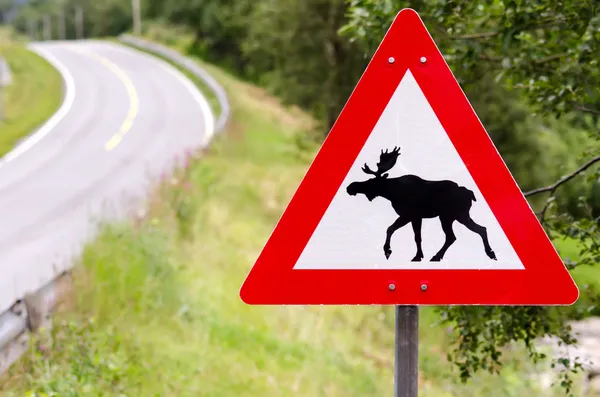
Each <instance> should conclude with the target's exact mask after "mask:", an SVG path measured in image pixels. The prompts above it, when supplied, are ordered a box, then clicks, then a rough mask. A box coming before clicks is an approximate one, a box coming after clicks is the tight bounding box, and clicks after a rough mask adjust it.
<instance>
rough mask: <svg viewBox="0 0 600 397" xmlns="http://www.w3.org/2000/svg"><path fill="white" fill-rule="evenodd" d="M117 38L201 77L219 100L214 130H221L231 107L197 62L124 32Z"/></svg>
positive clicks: (227, 118)
mask: <svg viewBox="0 0 600 397" xmlns="http://www.w3.org/2000/svg"><path fill="white" fill-rule="evenodd" d="M118 39H119V41H121V42H123V43H125V44H129V45H131V46H134V47H138V48H140V49H142V50H146V51H149V52H152V53H154V54H157V55H160V56H162V57H164V58H166V59H168V60H170V61H171V62H173V63H175V64H177V65H179V66H180V67H182V68H184V69H186V70H188V71H189V72H190V73H192V74H193V75H194V76H196V77H197V78H199V79H201V80H202V81H203V82H204V83H205V84H206V85H207V86H208V88H210V90H211V91H212V92H213V93H214V94H215V96H216V98H217V100H218V101H219V106H220V108H221V112H220V113H221V114H219V116H218V117H217V119H216V121H215V130H216V131H221V130H223V128H225V125H227V122H228V121H229V117H230V114H231V107H230V106H229V100H228V99H227V93H226V91H225V89H224V88H223V87H222V86H221V85H220V84H219V83H218V82H217V81H216V80H215V79H214V78H213V77H212V76H211V75H210V74H209V73H208V72H207V71H206V70H204V69H203V68H202V67H201V66H200V65H199V64H198V63H197V62H195V61H194V60H193V59H191V58H188V57H186V56H185V55H182V54H180V53H179V52H177V51H176V50H173V49H171V48H168V47H165V46H163V45H160V44H157V43H154V42H151V41H148V40H144V39H141V38H139V37H135V36H131V35H126V34H124V35H121V36H119V38H118Z"/></svg>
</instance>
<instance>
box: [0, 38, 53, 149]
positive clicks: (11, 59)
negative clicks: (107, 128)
mask: <svg viewBox="0 0 600 397" xmlns="http://www.w3.org/2000/svg"><path fill="white" fill-rule="evenodd" d="M0 55H1V56H2V57H4V58H5V59H6V61H7V62H8V64H9V66H10V68H11V71H12V74H13V83H12V84H11V85H10V86H8V87H5V88H4V89H3V92H2V96H3V97H2V101H3V106H4V113H5V116H6V119H5V120H4V121H2V120H0V156H1V155H4V154H6V153H8V152H9V151H10V150H11V149H12V148H13V147H14V146H15V145H16V144H17V143H18V142H19V140H20V139H22V138H23V137H24V136H26V135H28V134H30V133H31V132H32V131H33V130H34V129H35V128H37V127H38V126H40V125H41V124H42V123H43V122H44V121H46V120H47V119H48V118H50V117H51V116H52V114H54V112H56V111H57V110H58V108H59V107H60V104H61V102H62V93H63V87H62V85H63V81H62V78H61V76H60V73H58V71H57V70H56V69H54V67H53V66H52V65H50V64H49V63H48V62H47V61H46V60H45V59H43V58H42V57H40V56H39V55H37V54H35V53H33V52H31V51H29V50H28V49H26V48H25V46H24V43H22V42H21V41H15V40H14V39H13V38H11V37H10V35H9V33H8V32H7V31H6V30H3V31H0Z"/></svg>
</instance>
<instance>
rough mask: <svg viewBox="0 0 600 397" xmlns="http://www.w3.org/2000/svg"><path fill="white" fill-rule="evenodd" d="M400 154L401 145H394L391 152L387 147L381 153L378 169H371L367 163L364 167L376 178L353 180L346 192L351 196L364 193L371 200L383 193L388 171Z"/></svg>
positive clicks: (365, 171)
mask: <svg viewBox="0 0 600 397" xmlns="http://www.w3.org/2000/svg"><path fill="white" fill-rule="evenodd" d="M398 156H400V148H399V147H394V149H393V150H392V151H391V152H388V150H387V149H386V150H385V151H383V150H382V151H381V154H380V155H379V162H378V163H377V171H373V170H371V169H370V168H369V166H368V165H367V164H366V163H365V165H364V166H363V167H362V170H363V172H364V173H365V174H368V175H373V176H374V178H371V179H367V180H366V181H360V182H352V183H351V184H350V185H348V187H347V188H346V192H347V193H348V194H349V195H351V196H356V195H357V194H358V193H362V194H364V195H365V196H366V197H367V198H368V199H369V201H373V199H374V198H375V197H377V196H380V195H381V192H382V188H383V187H384V186H385V185H386V183H385V182H386V179H387V177H388V174H387V172H388V171H389V170H391V169H392V167H394V165H395V164H396V160H397V159H398Z"/></svg>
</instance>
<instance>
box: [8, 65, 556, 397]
mask: <svg viewBox="0 0 600 397" xmlns="http://www.w3.org/2000/svg"><path fill="white" fill-rule="evenodd" d="M207 67H208V68H209V70H210V71H211V72H212V73H213V74H214V75H215V77H217V78H218V79H219V80H220V81H221V82H222V83H223V84H224V86H225V87H226V89H227V90H228V92H229V93H230V95H231V96H230V99H231V102H232V107H233V121H232V123H231V124H230V126H229V128H228V130H227V131H226V132H225V133H224V134H222V135H221V136H219V137H218V138H217V139H216V141H215V142H214V144H213V145H212V147H211V149H210V150H209V151H207V152H205V153H196V154H193V155H190V157H189V158H185V159H182V163H183V164H184V165H185V166H183V167H182V169H181V170H179V171H178V172H177V173H176V174H175V175H174V177H173V178H169V179H167V180H164V181H162V182H161V183H159V184H158V185H157V187H156V192H155V194H154V195H153V196H152V199H151V201H150V205H149V208H148V211H147V213H146V214H145V216H144V217H142V218H139V219H135V220H133V221H131V222H126V223H122V224H118V225H108V226H106V227H104V228H103V231H102V233H101V235H100V236H99V238H98V240H97V241H96V242H94V243H92V244H90V245H89V246H87V247H86V249H85V252H84V255H83V257H82V261H81V266H79V267H78V268H77V269H76V271H75V274H74V279H75V283H76V288H75V291H76V292H75V293H73V294H72V295H71V296H69V297H68V299H67V300H66V301H65V303H64V306H63V309H62V310H61V312H60V313H59V315H58V316H57V318H56V324H57V325H56V327H55V328H54V329H53V331H52V332H51V334H50V335H41V336H40V338H39V341H38V342H37V343H36V344H34V345H32V348H31V351H30V352H29V353H28V354H27V355H26V357H25V358H24V359H23V360H22V361H21V362H19V363H17V364H15V366H14V367H13V368H12V369H11V370H10V371H9V373H7V374H6V375H5V376H4V377H3V379H1V380H0V385H1V386H0V391H2V395H4V396H23V395H28V396H53V395H61V396H63V395H64V396H68V395H88V396H101V395H121V396H194V397H195V396H218V397H228V396H236V397H238V396H261V397H269V396H278V397H279V396H305V397H310V396H344V397H347V396H356V397H358V396H360V397H366V396H384V395H393V390H392V382H393V377H392V365H393V350H392V349H393V308H389V307H386V308H380V307H375V306H374V307H249V306H246V305H244V304H243V303H242V302H241V301H240V299H239V296H238V292H239V288H240V286H241V284H242V282H243V280H244V278H245V276H246V274H247V272H248V270H249V268H250V266H251V265H252V263H253V262H254V260H255V258H256V256H257V255H258V253H259V251H260V249H261V248H262V246H263V244H264V242H265V241H266V239H267V238H268V236H269V234H270V232H271V230H272V228H273V226H274V225H275V223H276V222H277V220H278V217H279V216H280V214H281V212H282V211H283V209H284V207H285V205H286V204H287V201H288V200H289V198H290V196H291V194H292V193H293V191H294V189H295V188H296V186H297V185H298V183H299V182H300V180H301V178H302V176H303V175H304V172H305V171H306V168H307V166H308V164H309V162H310V161H311V159H312V157H313V156H314V154H315V150H316V147H314V146H313V145H311V144H310V143H308V142H306V141H304V140H303V139H302V136H304V133H305V132H306V131H307V130H308V129H309V128H310V126H311V125H312V120H311V119H309V118H308V117H307V116H306V115H305V114H303V113H302V112H300V111H298V110H295V109H285V108H283V107H282V106H281V105H280V104H279V103H278V102H277V101H276V100H275V99H273V98H272V97H270V96H268V95H266V94H265V93H264V92H263V91H262V90H260V89H257V88H255V87H253V86H249V85H247V84H244V83H242V82H240V81H238V80H236V79H235V78H233V77H231V76H229V75H227V74H225V73H223V72H222V71H220V70H218V69H216V68H214V67H210V66H207ZM420 336H421V346H420V349H421V356H420V360H421V361H420V365H421V368H420V369H421V371H420V385H421V396H424V397H426V396H436V397H437V396H440V397H441V396H444V397H445V396H471V395H485V396H489V397H499V396H524V395H527V396H541V395H544V396H547V395H548V394H547V393H543V394H542V393H541V392H539V391H538V390H536V388H535V387H534V386H533V384H532V383H531V382H530V381H529V380H528V379H529V377H530V375H531V374H533V373H535V370H534V368H533V367H532V366H531V365H530V364H527V363H526V361H523V362H522V364H521V365H517V361H519V360H520V359H521V358H523V357H522V355H520V353H519V352H518V351H513V352H507V354H510V355H511V356H512V357H513V358H512V360H511V361H510V362H509V365H508V366H507V368H506V369H505V370H504V371H503V372H502V374H501V376H491V375H486V374H481V375H478V376H476V377H475V379H473V381H472V382H470V383H468V384H467V385H461V384H459V382H458V381H457V380H456V378H457V375H456V373H455V372H453V371H452V368H451V367H450V366H449V365H448V364H447V362H446V361H445V352H446V351H447V349H448V346H447V345H446V338H445V330H444V329H442V328H441V327H440V326H439V325H437V324H436V317H435V314H434V312H433V309H431V308H428V309H423V310H422V318H421V328H420ZM76 391H77V392H76ZM75 393H76V394H75Z"/></svg>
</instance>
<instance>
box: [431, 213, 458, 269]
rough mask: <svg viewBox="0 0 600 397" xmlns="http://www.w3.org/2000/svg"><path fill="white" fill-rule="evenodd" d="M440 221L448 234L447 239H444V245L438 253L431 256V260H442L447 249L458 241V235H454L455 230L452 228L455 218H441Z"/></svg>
mask: <svg viewBox="0 0 600 397" xmlns="http://www.w3.org/2000/svg"><path fill="white" fill-rule="evenodd" d="M440 222H441V223H442V230H443V231H444V234H445V235H446V241H444V245H443V246H442V248H441V249H440V250H439V251H438V253H437V254H435V255H434V256H433V258H431V262H439V261H441V260H442V258H443V257H444V255H445V254H446V251H447V250H448V248H450V246H451V245H452V244H453V243H454V242H455V241H456V236H455V235H454V231H453V230H452V224H453V223H454V219H452V218H440Z"/></svg>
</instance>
